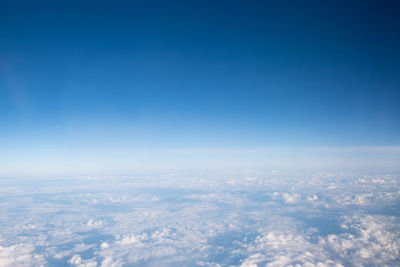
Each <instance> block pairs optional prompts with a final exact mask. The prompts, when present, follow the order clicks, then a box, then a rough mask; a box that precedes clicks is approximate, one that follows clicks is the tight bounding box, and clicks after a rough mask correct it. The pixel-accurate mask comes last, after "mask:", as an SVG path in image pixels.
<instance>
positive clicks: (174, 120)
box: [0, 0, 400, 149]
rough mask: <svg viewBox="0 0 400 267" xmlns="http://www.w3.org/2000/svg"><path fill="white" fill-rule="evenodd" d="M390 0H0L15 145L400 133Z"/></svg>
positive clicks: (397, 48) (9, 131)
mask: <svg viewBox="0 0 400 267" xmlns="http://www.w3.org/2000/svg"><path fill="white" fill-rule="evenodd" d="M399 13H400V8H399V4H396V1H393V2H390V1H15V0H14V1H4V0H3V1H1V2H0V129H1V130H0V146H1V147H3V148H7V149H25V148H34V149H42V148H51V149H61V148H65V147H88V148H121V147H124V148H126V147H128V148H137V147H140V148H146V147H152V148H154V147H156V148H157V147H163V148H165V147H167V148H188V147H190V148H193V147H196V148H198V147H207V148H259V147H270V146H286V147H287V146H381V145H385V146H397V145H400V104H399V103H400V33H399V29H400V15H399Z"/></svg>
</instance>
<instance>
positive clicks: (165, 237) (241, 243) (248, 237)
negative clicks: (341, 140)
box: [0, 172, 400, 267]
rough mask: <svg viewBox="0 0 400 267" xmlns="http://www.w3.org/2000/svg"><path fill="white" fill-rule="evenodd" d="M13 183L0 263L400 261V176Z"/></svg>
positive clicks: (1, 228)
mask: <svg viewBox="0 0 400 267" xmlns="http://www.w3.org/2000/svg"><path fill="white" fill-rule="evenodd" d="M188 177H189V178H188ZM16 182H18V179H17V181H16V180H15V179H14V180H5V181H3V185H4V190H2V191H1V195H0V197H2V200H3V201H2V204H1V205H0V266H46V265H50V266H57V265H58V264H59V265H63V264H64V265H65V264H71V265H74V266H102V267H119V266H126V265H140V266H178V265H181V266H185V265H197V266H214V267H217V266H282V265H286V266H337V267H338V266H364V265H372V266H396V265H399V264H400V254H399V251H400V244H399V242H400V241H398V240H400V221H399V213H398V203H400V184H399V178H398V176H396V174H386V175H357V174H344V173H321V172H316V173H279V172H272V173H268V174H266V173H251V172H248V173H232V172H228V173H225V174H224V173H223V174H218V175H214V174H212V175H209V176H204V174H201V175H200V174H199V175H196V174H190V175H188V174H182V175H179V174H173V175H169V174H166V175H165V176H160V177H159V178H157V179H156V178H154V177H149V176H146V177H145V178H143V179H140V178H137V177H135V178H132V177H113V179H110V177H96V179H81V178H76V179H75V178H68V179H67V178H66V179H59V180H57V181H56V180H54V181H53V180H51V179H50V180H32V181H30V182H29V183H28V182H21V181H19V187H18V190H17V189H16V187H15V183H16ZM7 188H9V189H10V190H6V189H7Z"/></svg>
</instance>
